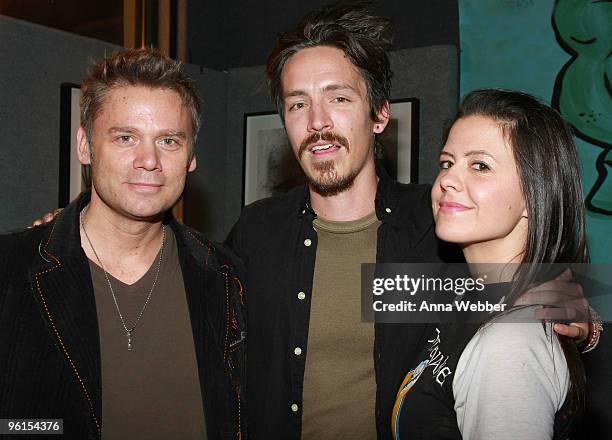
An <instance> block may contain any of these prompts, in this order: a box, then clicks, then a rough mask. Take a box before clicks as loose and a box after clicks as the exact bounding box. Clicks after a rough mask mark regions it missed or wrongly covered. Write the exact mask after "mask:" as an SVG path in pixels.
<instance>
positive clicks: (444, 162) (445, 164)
mask: <svg viewBox="0 0 612 440" xmlns="http://www.w3.org/2000/svg"><path fill="white" fill-rule="evenodd" d="M452 166H453V163H452V162H451V161H450V160H441V161H440V169H441V170H448V169H449V168H450V167H452Z"/></svg>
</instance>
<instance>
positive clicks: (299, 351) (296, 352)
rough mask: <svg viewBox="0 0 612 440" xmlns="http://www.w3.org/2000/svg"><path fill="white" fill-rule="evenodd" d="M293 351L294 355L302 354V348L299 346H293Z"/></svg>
mask: <svg viewBox="0 0 612 440" xmlns="http://www.w3.org/2000/svg"><path fill="white" fill-rule="evenodd" d="M293 353H295V355H296V356H299V355H301V354H302V349H301V348H300V347H295V349H294V350H293Z"/></svg>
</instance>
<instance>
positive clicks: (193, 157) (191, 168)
mask: <svg viewBox="0 0 612 440" xmlns="http://www.w3.org/2000/svg"><path fill="white" fill-rule="evenodd" d="M197 167H198V161H197V160H196V155H195V154H192V155H191V160H190V161H189V165H188V166H187V172H188V173H191V172H192V171H195V169H196V168H197Z"/></svg>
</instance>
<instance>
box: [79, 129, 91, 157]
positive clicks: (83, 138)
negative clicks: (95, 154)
mask: <svg viewBox="0 0 612 440" xmlns="http://www.w3.org/2000/svg"><path fill="white" fill-rule="evenodd" d="M89 148H90V147H89V142H88V141H87V134H86V132H85V129H84V128H83V126H80V127H79V129H78V130H77V156H78V158H79V162H81V163H82V164H83V165H91V154H90V153H91V152H90V149H89Z"/></svg>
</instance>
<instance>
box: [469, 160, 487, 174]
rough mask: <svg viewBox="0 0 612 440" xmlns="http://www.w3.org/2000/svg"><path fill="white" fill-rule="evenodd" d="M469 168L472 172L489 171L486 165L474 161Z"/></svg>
mask: <svg viewBox="0 0 612 440" xmlns="http://www.w3.org/2000/svg"><path fill="white" fill-rule="evenodd" d="M471 167H472V169H473V170H474V171H478V172H481V173H485V172H487V171H490V170H491V167H490V166H489V165H487V164H486V163H485V162H481V161H476V162H473V163H472V164H471Z"/></svg>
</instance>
